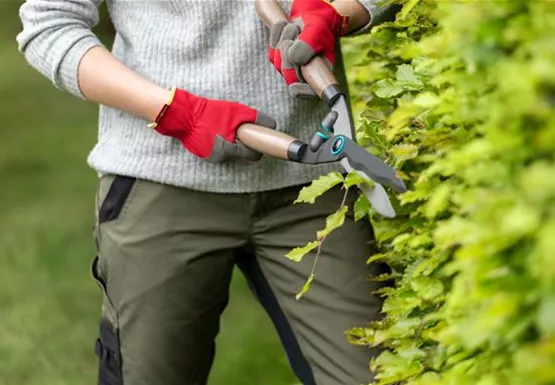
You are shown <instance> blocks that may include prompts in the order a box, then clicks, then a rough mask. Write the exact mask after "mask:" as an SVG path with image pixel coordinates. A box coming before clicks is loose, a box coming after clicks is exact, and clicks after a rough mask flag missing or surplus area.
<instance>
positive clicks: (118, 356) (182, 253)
mask: <svg viewBox="0 0 555 385" xmlns="http://www.w3.org/2000/svg"><path fill="white" fill-rule="evenodd" d="M301 187H302V186H297V187H291V188H285V189H281V190H277V191H269V192H260V193H250V194H215V193H208V192H199V191H191V190H188V189H183V188H178V187H172V186H168V185H163V184H157V183H153V182H149V181H145V180H140V179H136V178H130V177H123V176H104V177H102V178H101V180H100V185H99V191H98V196H97V209H96V214H97V215H96V218H97V221H96V226H95V239H96V243H97V248H98V255H97V257H96V258H95V259H94V261H93V264H92V269H91V270H92V275H93V277H94V279H95V281H96V282H97V283H98V284H99V286H100V287H101V288H102V292H103V294H104V296H103V306H102V314H101V317H100V319H101V320H100V333H99V338H98V340H97V341H96V353H97V355H98V357H99V384H101V385H122V384H123V385H204V384H206V383H207V379H208V375H209V372H210V368H211V365H212V362H213V358H214V352H215V342H214V341H215V338H216V336H217V334H218V331H219V318H220V315H221V313H222V311H223V310H224V309H225V307H226V304H227V302H228V294H229V286H230V280H231V277H232V271H233V270H234V267H235V266H238V267H239V268H240V270H241V271H242V272H243V274H244V275H245V277H246V278H247V280H248V282H249V284H250V287H251V289H252V291H253V293H254V295H255V296H256V298H257V299H258V302H259V303H260V304H261V305H262V306H263V307H264V309H265V310H266V312H267V314H268V316H269V317H271V320H272V322H273V324H274V326H275V329H276V332H277V333H278V335H279V337H280V339H281V341H282V343H283V347H284V350H285V353H286V354H287V357H288V359H289V362H290V365H291V368H292V370H293V371H294V373H295V374H296V376H297V377H298V378H299V381H300V382H301V383H302V384H303V385H314V384H317V385H358V384H363V383H367V382H369V381H371V380H372V375H371V373H370V371H369V369H368V364H369V361H370V359H371V357H372V356H373V355H375V354H377V351H376V350H373V349H368V348H366V347H360V346H354V345H352V344H350V343H348V342H347V339H346V337H345V331H346V330H348V329H350V328H352V327H357V326H362V325H365V324H366V323H368V322H369V321H372V320H376V319H377V318H378V317H379V309H380V307H381V303H380V299H379V298H378V297H376V296H374V295H372V294H371V292H372V291H373V290H375V289H376V288H377V284H375V283H372V282H370V281H369V280H368V277H369V276H372V275H375V274H379V271H378V269H379V267H378V266H376V265H373V264H370V265H367V264H366V260H367V258H368V257H369V256H370V255H371V254H372V253H373V248H374V247H373V236H372V228H371V226H370V224H369V223H368V221H367V220H361V221H357V222H355V221H354V219H353V216H352V211H351V212H350V213H349V214H348V216H347V219H346V221H345V224H344V226H343V227H341V228H340V229H338V230H336V231H335V232H333V233H332V234H331V235H330V236H329V237H328V238H327V239H326V240H325V242H324V245H323V247H322V252H321V256H320V259H319V262H318V265H317V268H316V280H315V281H314V282H313V283H312V286H311V289H310V291H309V292H308V293H307V294H306V295H305V296H304V297H303V298H302V299H301V300H296V299H295V294H296V293H297V292H298V291H299V289H300V288H301V287H302V285H303V283H304V282H305V280H306V279H307V277H308V276H309V274H310V271H311V268H312V263H313V260H314V254H313V253H312V254H309V255H308V256H306V257H305V259H304V260H303V261H302V262H299V263H298V262H293V261H290V260H289V259H287V258H285V257H284V255H285V254H286V253H288V252H289V251H290V250H291V249H293V248H295V247H298V246H303V245H305V244H306V243H307V242H309V241H313V240H314V239H315V237H316V232H317V231H318V230H320V229H323V228H324V226H325V220H326V217H327V216H328V215H329V214H331V213H333V212H334V211H335V210H337V209H338V207H339V205H340V204H341V201H342V199H343V195H344V190H342V189H341V188H340V187H337V188H334V189H333V190H330V191H329V192H327V193H326V194H325V195H323V196H322V197H321V198H319V199H318V200H317V201H316V203H315V204H313V205H309V204H295V205H293V201H294V200H295V199H296V197H297V195H298V193H299V190H300V188H301ZM352 190H353V191H352V192H349V195H348V198H347V203H348V204H349V205H350V206H351V207H352V204H353V202H354V200H355V199H356V195H357V193H356V191H354V190H355V189H352ZM253 338H256V337H255V336H253ZM253 354H257V352H253ZM222 385H223V384H222ZM245 385H251V384H245ZM252 385H259V384H252ZM284 385H290V384H284Z"/></svg>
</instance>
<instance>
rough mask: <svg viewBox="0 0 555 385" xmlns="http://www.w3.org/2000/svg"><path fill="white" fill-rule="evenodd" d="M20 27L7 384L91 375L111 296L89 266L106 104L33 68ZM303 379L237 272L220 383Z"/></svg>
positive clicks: (7, 173)
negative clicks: (99, 110)
mask: <svg viewBox="0 0 555 385" xmlns="http://www.w3.org/2000/svg"><path fill="white" fill-rule="evenodd" d="M5 4H6V3H5ZM5 4H4V5H5ZM8 8H10V9H11V10H13V8H14V7H13V3H12V4H11V5H9V6H8ZM0 15H2V17H4V15H3V12H2V7H0ZM11 15H12V16H13V17H15V14H14V13H11ZM2 17H0V19H1V18H2ZM15 28H16V27H14V24H13V19H12V24H11V26H10V24H4V25H2V24H0V36H1V38H0V101H1V103H0V177H1V179H0V186H1V187H2V188H0V385H65V384H67V385H90V384H93V383H95V377H96V375H95V371H96V357H95V356H94V354H93V343H94V340H95V338H96V332H97V319H98V315H99V305H100V300H101V297H100V292H99V291H98V289H97V287H96V286H95V285H94V284H93V283H92V281H91V279H90V278H89V273H88V268H89V263H90V260H91V258H92V257H93V253H94V245H93V241H92V221H93V201H94V193H95V186H96V175H95V173H94V172H93V171H92V170H90V169H89V168H88V166H87V165H86V162H85V158H86V156H87V153H88V152H89V150H90V149H91V147H92V146H93V145H94V143H95V137H96V107H94V106H92V105H89V104H87V103H85V102H82V101H79V100H77V99H75V98H73V97H71V96H69V95H65V94H63V93H61V92H60V91H57V90H55V89H54V88H53V87H52V86H51V85H50V84H49V83H48V82H47V81H46V80H44V79H43V78H42V77H41V76H40V75H38V74H36V73H35V72H34V71H33V70H31V69H30V68H28V67H27V65H26V64H25V62H24V61H23V59H22V57H20V55H19V53H18V52H17V50H16V46H15V43H14V41H13V36H14V31H15V30H16V29H15ZM2 39H3V40H2ZM294 383H295V380H294V379H293V377H292V375H291V374H290V370H289V368H288V366H287V362H286V359H285V357H284V355H283V353H282V350H281V347H280V345H279V344H278V342H277V337H276V336H275V333H274V330H273V328H272V326H271V325H270V323H269V321H268V319H267V318H266V316H265V314H264V313H263V312H262V311H261V310H260V309H259V307H258V305H257V304H256V303H255V302H254V300H253V298H252V296H251V294H250V292H249V291H248V289H247V287H246V284H245V282H244V281H243V279H242V277H241V276H240V275H239V274H236V276H235V279H234V281H233V287H232V298H231V304H230V306H229V307H228V309H227V311H226V312H225V314H224V317H223V320H222V333H221V335H220V336H219V338H218V353H217V358H216V364H215V367H214V370H213V374H212V379H211V382H210V384H212V385H219V384H226V385H246V384H265V385H293V384H294Z"/></svg>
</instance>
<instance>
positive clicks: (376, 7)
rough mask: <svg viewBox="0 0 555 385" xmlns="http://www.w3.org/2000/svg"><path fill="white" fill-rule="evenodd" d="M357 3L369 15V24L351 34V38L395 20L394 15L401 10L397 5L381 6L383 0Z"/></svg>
mask: <svg viewBox="0 0 555 385" xmlns="http://www.w3.org/2000/svg"><path fill="white" fill-rule="evenodd" d="M358 2H359V3H361V4H362V5H363V6H364V8H366V10H367V11H368V13H369V14H370V22H369V23H368V24H366V25H365V26H364V27H362V28H359V29H358V30H356V31H354V32H353V33H351V35H353V36H354V35H360V34H363V33H367V32H370V30H371V29H372V28H373V27H375V26H376V25H378V24H381V23H384V22H386V21H393V20H395V14H396V13H397V12H399V10H400V8H401V7H400V6H399V5H397V4H393V5H382V4H381V3H383V0H358Z"/></svg>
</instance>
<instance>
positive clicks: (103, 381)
mask: <svg viewBox="0 0 555 385" xmlns="http://www.w3.org/2000/svg"><path fill="white" fill-rule="evenodd" d="M91 275H92V277H93V279H94V281H95V282H96V283H97V284H98V286H99V287H100V288H101V290H102V294H103V301H102V315H101V318H100V327H99V335H98V338H97V340H96V343H95V354H96V355H97V356H98V365H99V366H98V385H123V375H122V369H121V367H122V366H121V364H122V360H121V350H120V341H119V328H118V322H117V314H116V311H115V308H114V307H113V305H112V303H111V301H110V298H109V297H108V292H107V290H106V283H105V281H104V280H103V279H102V277H101V274H100V273H99V270H98V257H95V258H94V260H93V263H92V266H91Z"/></svg>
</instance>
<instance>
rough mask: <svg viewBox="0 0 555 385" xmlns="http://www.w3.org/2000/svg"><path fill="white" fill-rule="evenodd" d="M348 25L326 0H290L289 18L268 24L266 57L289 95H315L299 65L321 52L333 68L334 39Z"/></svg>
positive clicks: (345, 30) (336, 38)
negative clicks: (285, 85) (267, 56)
mask: <svg viewBox="0 0 555 385" xmlns="http://www.w3.org/2000/svg"><path fill="white" fill-rule="evenodd" d="M348 26H349V17H348V16H342V15H340V14H339V13H338V12H337V11H336V10H335V8H334V7H333V6H332V5H331V4H330V3H329V2H328V1H326V0H293V4H292V7H291V13H290V15H289V22H279V23H276V24H274V25H273V26H272V29H271V31H270V49H269V53H268V55H269V59H270V62H271V63H272V64H273V65H274V67H275V68H276V70H277V71H278V72H279V73H281V74H282V76H283V77H284V79H285V82H286V83H287V85H288V86H289V92H290V93H291V95H292V96H294V97H299V98H312V97H314V96H315V94H314V92H313V91H312V90H311V88H310V86H309V85H308V84H307V83H306V82H305V80H304V79H303V77H302V74H301V71H300V66H302V65H303V64H306V63H308V62H309V61H310V60H311V59H312V58H313V57H314V56H317V55H321V56H323V57H324V58H325V59H326V61H327V62H328V64H329V66H330V68H332V69H333V68H334V66H335V49H336V45H337V40H338V39H339V37H341V36H343V35H345V34H346V33H347V30H348Z"/></svg>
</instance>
